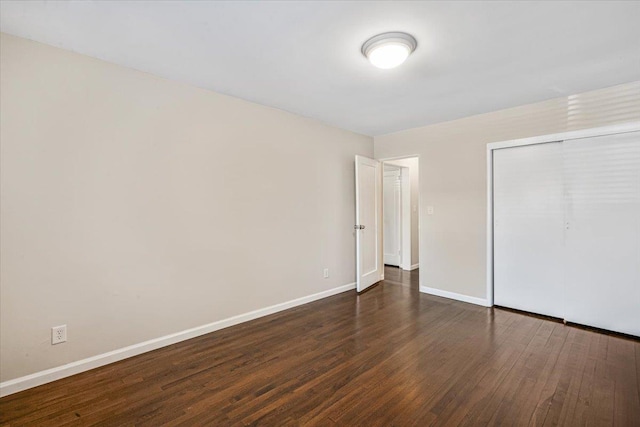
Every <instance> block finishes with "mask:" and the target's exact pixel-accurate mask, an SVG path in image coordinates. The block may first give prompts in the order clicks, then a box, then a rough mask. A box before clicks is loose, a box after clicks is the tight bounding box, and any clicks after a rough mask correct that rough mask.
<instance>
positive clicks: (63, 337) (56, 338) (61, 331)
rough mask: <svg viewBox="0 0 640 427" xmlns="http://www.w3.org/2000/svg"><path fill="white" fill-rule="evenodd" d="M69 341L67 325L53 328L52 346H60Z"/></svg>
mask: <svg viewBox="0 0 640 427" xmlns="http://www.w3.org/2000/svg"><path fill="white" fill-rule="evenodd" d="M65 341H67V325H60V326H54V327H53V328H51V345H55V344H60V343H63V342H65Z"/></svg>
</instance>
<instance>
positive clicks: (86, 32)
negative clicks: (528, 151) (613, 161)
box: [0, 0, 640, 135]
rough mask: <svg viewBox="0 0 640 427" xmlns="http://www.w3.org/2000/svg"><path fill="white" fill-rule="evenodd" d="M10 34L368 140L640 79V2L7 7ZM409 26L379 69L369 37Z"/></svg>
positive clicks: (2, 13)
mask: <svg viewBox="0 0 640 427" xmlns="http://www.w3.org/2000/svg"><path fill="white" fill-rule="evenodd" d="M0 29H1V30H2V31H3V32H6V33H10V34H14V35H17V36H21V37H26V38H29V39H32V40H36V41H40V42H43V43H47V44H51V45H54V46H59V47H61V48H64V49H69V50H73V51H76V52H79V53H83V54H86V55H89V56H93V57H96V58H100V59H103V60H106V61H109V62H114V63H116V64H120V65H124V66H127V67H131V68H135V69H137V70H142V71H146V72H149V73H153V74H156V75H159V76H163V77H166V78H169V79H174V80H178V81H182V82H187V83H190V84H193V85H196V86H200V87H203V88H208V89H213V90H215V91H218V92H222V93H225V94H229V95H233V96H236V97H240V98H243V99H247V100H250V101H254V102H257V103H260V104H264V105H270V106H273V107H277V108H280V109H283V110H287V111H291V112H293V113H297V114H300V115H303V116H307V117H312V118H315V119H318V120H321V121H323V122H325V123H328V124H331V125H335V126H338V127H341V128H345V129H350V130H353V131H356V132H360V133H363V134H367V135H380V134H385V133H390V132H394V131H397V130H401V129H406V128H411V127H416V126H423V125H428V124H432V123H437V122H442V121H446V120H452V119H456V118H460V117H464V116H469V115H473V114H478V113H483V112H488V111H494V110H499V109H502V108H508V107H512V106H517V105H522V104H527V103H531V102H536V101H541V100H544V99H549V98H554V97H557V96H561V95H566V94H571V93H579V92H583V91H587V90H591V89H597V88H601V87H606V86H612V85H616V84H620V83H626V82H630V81H634V80H640V2H619V3H618V2H612V1H603V2H582V3H580V2H369V1H354V2H337V1H335V2H293V1H290V2H253V1H251V2H239V1H235V2H209V1H76V2H67V1H5V0H3V1H1V2H0ZM385 31H405V32H408V33H411V34H412V35H414V36H415V37H416V39H417V40H418V48H417V50H416V51H415V52H414V54H413V55H412V56H411V57H410V58H409V59H408V60H407V62H406V63H405V64H404V65H403V66H401V67H400V68H397V69H394V70H379V69H376V68H374V67H373V66H371V65H370V64H369V63H368V62H367V60H366V59H365V58H364V57H363V56H362V55H361V53H360V47H361V45H362V43H363V42H364V41H365V40H366V39H368V38H369V37H371V36H373V35H375V34H378V33H381V32H385Z"/></svg>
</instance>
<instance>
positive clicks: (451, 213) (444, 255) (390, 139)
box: [374, 82, 640, 298]
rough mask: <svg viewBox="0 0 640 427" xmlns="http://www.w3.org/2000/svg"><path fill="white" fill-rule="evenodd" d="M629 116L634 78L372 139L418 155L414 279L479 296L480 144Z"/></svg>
mask: <svg viewBox="0 0 640 427" xmlns="http://www.w3.org/2000/svg"><path fill="white" fill-rule="evenodd" d="M470 102H472V100H470ZM634 120H640V82H633V83H629V84H625V85H620V86H615V87H611V88H606V89H601V90H597V91H592V92H587V93H583V94H578V95H572V96H569V97H563V98H557V99H552V100H549V101H545V102H540V103H536V104H530V105H525V106H521V107H517V108H511V109H507V110H502V111H496V112H492V113H488V114H482V115H478V116H473V117H468V118H464V119H460V120H455V121H451V122H446V123H441V124H437V125H432V126H426V127H421V128H415V129H410V130H406V131H402V132H397V133H393V134H390V135H384V136H380V137H376V138H374V145H375V155H376V158H378V159H383V158H389V157H395V156H408V155H415V154H417V155H419V156H420V216H421V222H420V225H421V230H420V233H421V234H420V237H421V241H420V245H421V246H420V280H421V285H422V286H424V287H430V288H435V289H438V290H443V291H447V292H453V293H458V294H462V295H465V296H470V297H476V298H485V297H486V295H485V294H486V242H487V240H486V239H487V235H486V211H487V199H486V197H487V196H486V189H487V184H486V144H487V143H490V142H496V141H504V140H509V139H516V138H524V137H529V136H536V135H545V134H551V133H558V132H563V131H569V130H577V129H585V128H591V127H598V126H604V125H609V124H615V123H624V122H629V121H634ZM426 206H433V207H434V214H433V215H427V212H426Z"/></svg>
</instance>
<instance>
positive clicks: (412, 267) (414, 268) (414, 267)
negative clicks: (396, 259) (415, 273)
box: [410, 264, 420, 270]
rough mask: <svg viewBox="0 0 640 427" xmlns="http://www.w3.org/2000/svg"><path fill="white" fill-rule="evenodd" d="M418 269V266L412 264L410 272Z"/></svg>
mask: <svg viewBox="0 0 640 427" xmlns="http://www.w3.org/2000/svg"><path fill="white" fill-rule="evenodd" d="M418 267H420V264H413V265H412V266H411V268H410V270H416V269H417V268H418Z"/></svg>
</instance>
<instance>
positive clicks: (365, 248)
mask: <svg viewBox="0 0 640 427" xmlns="http://www.w3.org/2000/svg"><path fill="white" fill-rule="evenodd" d="M381 216H382V173H381V165H380V162H378V161H377V160H373V159H369V158H367V157H362V156H356V226H355V227H356V285H357V290H358V292H362V291H364V290H365V289H367V288H368V287H369V286H371V285H373V284H375V283H377V282H378V281H380V280H381V279H382V278H383V271H384V270H383V265H382V222H381Z"/></svg>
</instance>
